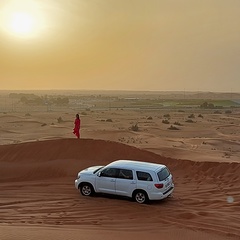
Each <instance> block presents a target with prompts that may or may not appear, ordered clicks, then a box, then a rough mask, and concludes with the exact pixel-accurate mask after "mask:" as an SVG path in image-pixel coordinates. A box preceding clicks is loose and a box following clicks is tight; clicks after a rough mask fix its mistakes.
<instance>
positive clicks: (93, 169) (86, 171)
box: [80, 166, 103, 174]
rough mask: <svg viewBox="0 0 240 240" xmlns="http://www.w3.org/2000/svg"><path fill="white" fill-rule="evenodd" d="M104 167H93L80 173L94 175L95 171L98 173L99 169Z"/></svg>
mask: <svg viewBox="0 0 240 240" xmlns="http://www.w3.org/2000/svg"><path fill="white" fill-rule="evenodd" d="M102 167H103V166H92V167H88V168H86V169H84V170H82V171H81V172H80V173H81V174H82V173H83V174H93V173H94V171H96V170H97V169H99V168H102Z"/></svg>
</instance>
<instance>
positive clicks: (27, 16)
mask: <svg viewBox="0 0 240 240" xmlns="http://www.w3.org/2000/svg"><path fill="white" fill-rule="evenodd" d="M37 3H39V2H37V1H34V0H22V1H21V4H20V1H16V0H10V1H9V2H8V3H7V4H6V5H5V6H4V7H3V10H2V11H1V15H0V25H1V28H2V29H3V30H4V31H5V32H6V33H8V34H10V35H12V36H15V37H21V38H31V37H36V36H39V35H40V34H41V32H42V30H43V29H44V27H45V25H46V23H45V19H44V14H43V13H42V12H41V8H40V6H39V5H38V4H37Z"/></svg>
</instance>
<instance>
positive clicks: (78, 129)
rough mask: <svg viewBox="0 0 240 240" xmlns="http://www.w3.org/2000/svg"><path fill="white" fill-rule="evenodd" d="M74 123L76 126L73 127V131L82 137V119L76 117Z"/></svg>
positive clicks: (78, 136)
mask: <svg viewBox="0 0 240 240" xmlns="http://www.w3.org/2000/svg"><path fill="white" fill-rule="evenodd" d="M74 124H75V127H74V129H73V133H74V134H75V135H76V136H77V138H80V124H81V121H80V119H78V118H76V119H75V122H74Z"/></svg>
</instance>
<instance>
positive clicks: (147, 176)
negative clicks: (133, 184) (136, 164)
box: [137, 171, 152, 181]
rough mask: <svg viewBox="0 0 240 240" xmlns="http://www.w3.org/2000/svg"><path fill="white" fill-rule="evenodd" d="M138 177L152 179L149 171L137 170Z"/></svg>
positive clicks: (143, 179) (139, 178)
mask: <svg viewBox="0 0 240 240" xmlns="http://www.w3.org/2000/svg"><path fill="white" fill-rule="evenodd" d="M137 178H138V180H141V181H152V176H151V175H150V174H149V173H147V172H141V171H137Z"/></svg>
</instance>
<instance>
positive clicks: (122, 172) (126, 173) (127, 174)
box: [118, 169, 133, 180]
mask: <svg viewBox="0 0 240 240" xmlns="http://www.w3.org/2000/svg"><path fill="white" fill-rule="evenodd" d="M118 177H119V178H122V179H129V180H132V179H133V173H132V170H128V169H119V175H118Z"/></svg>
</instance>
